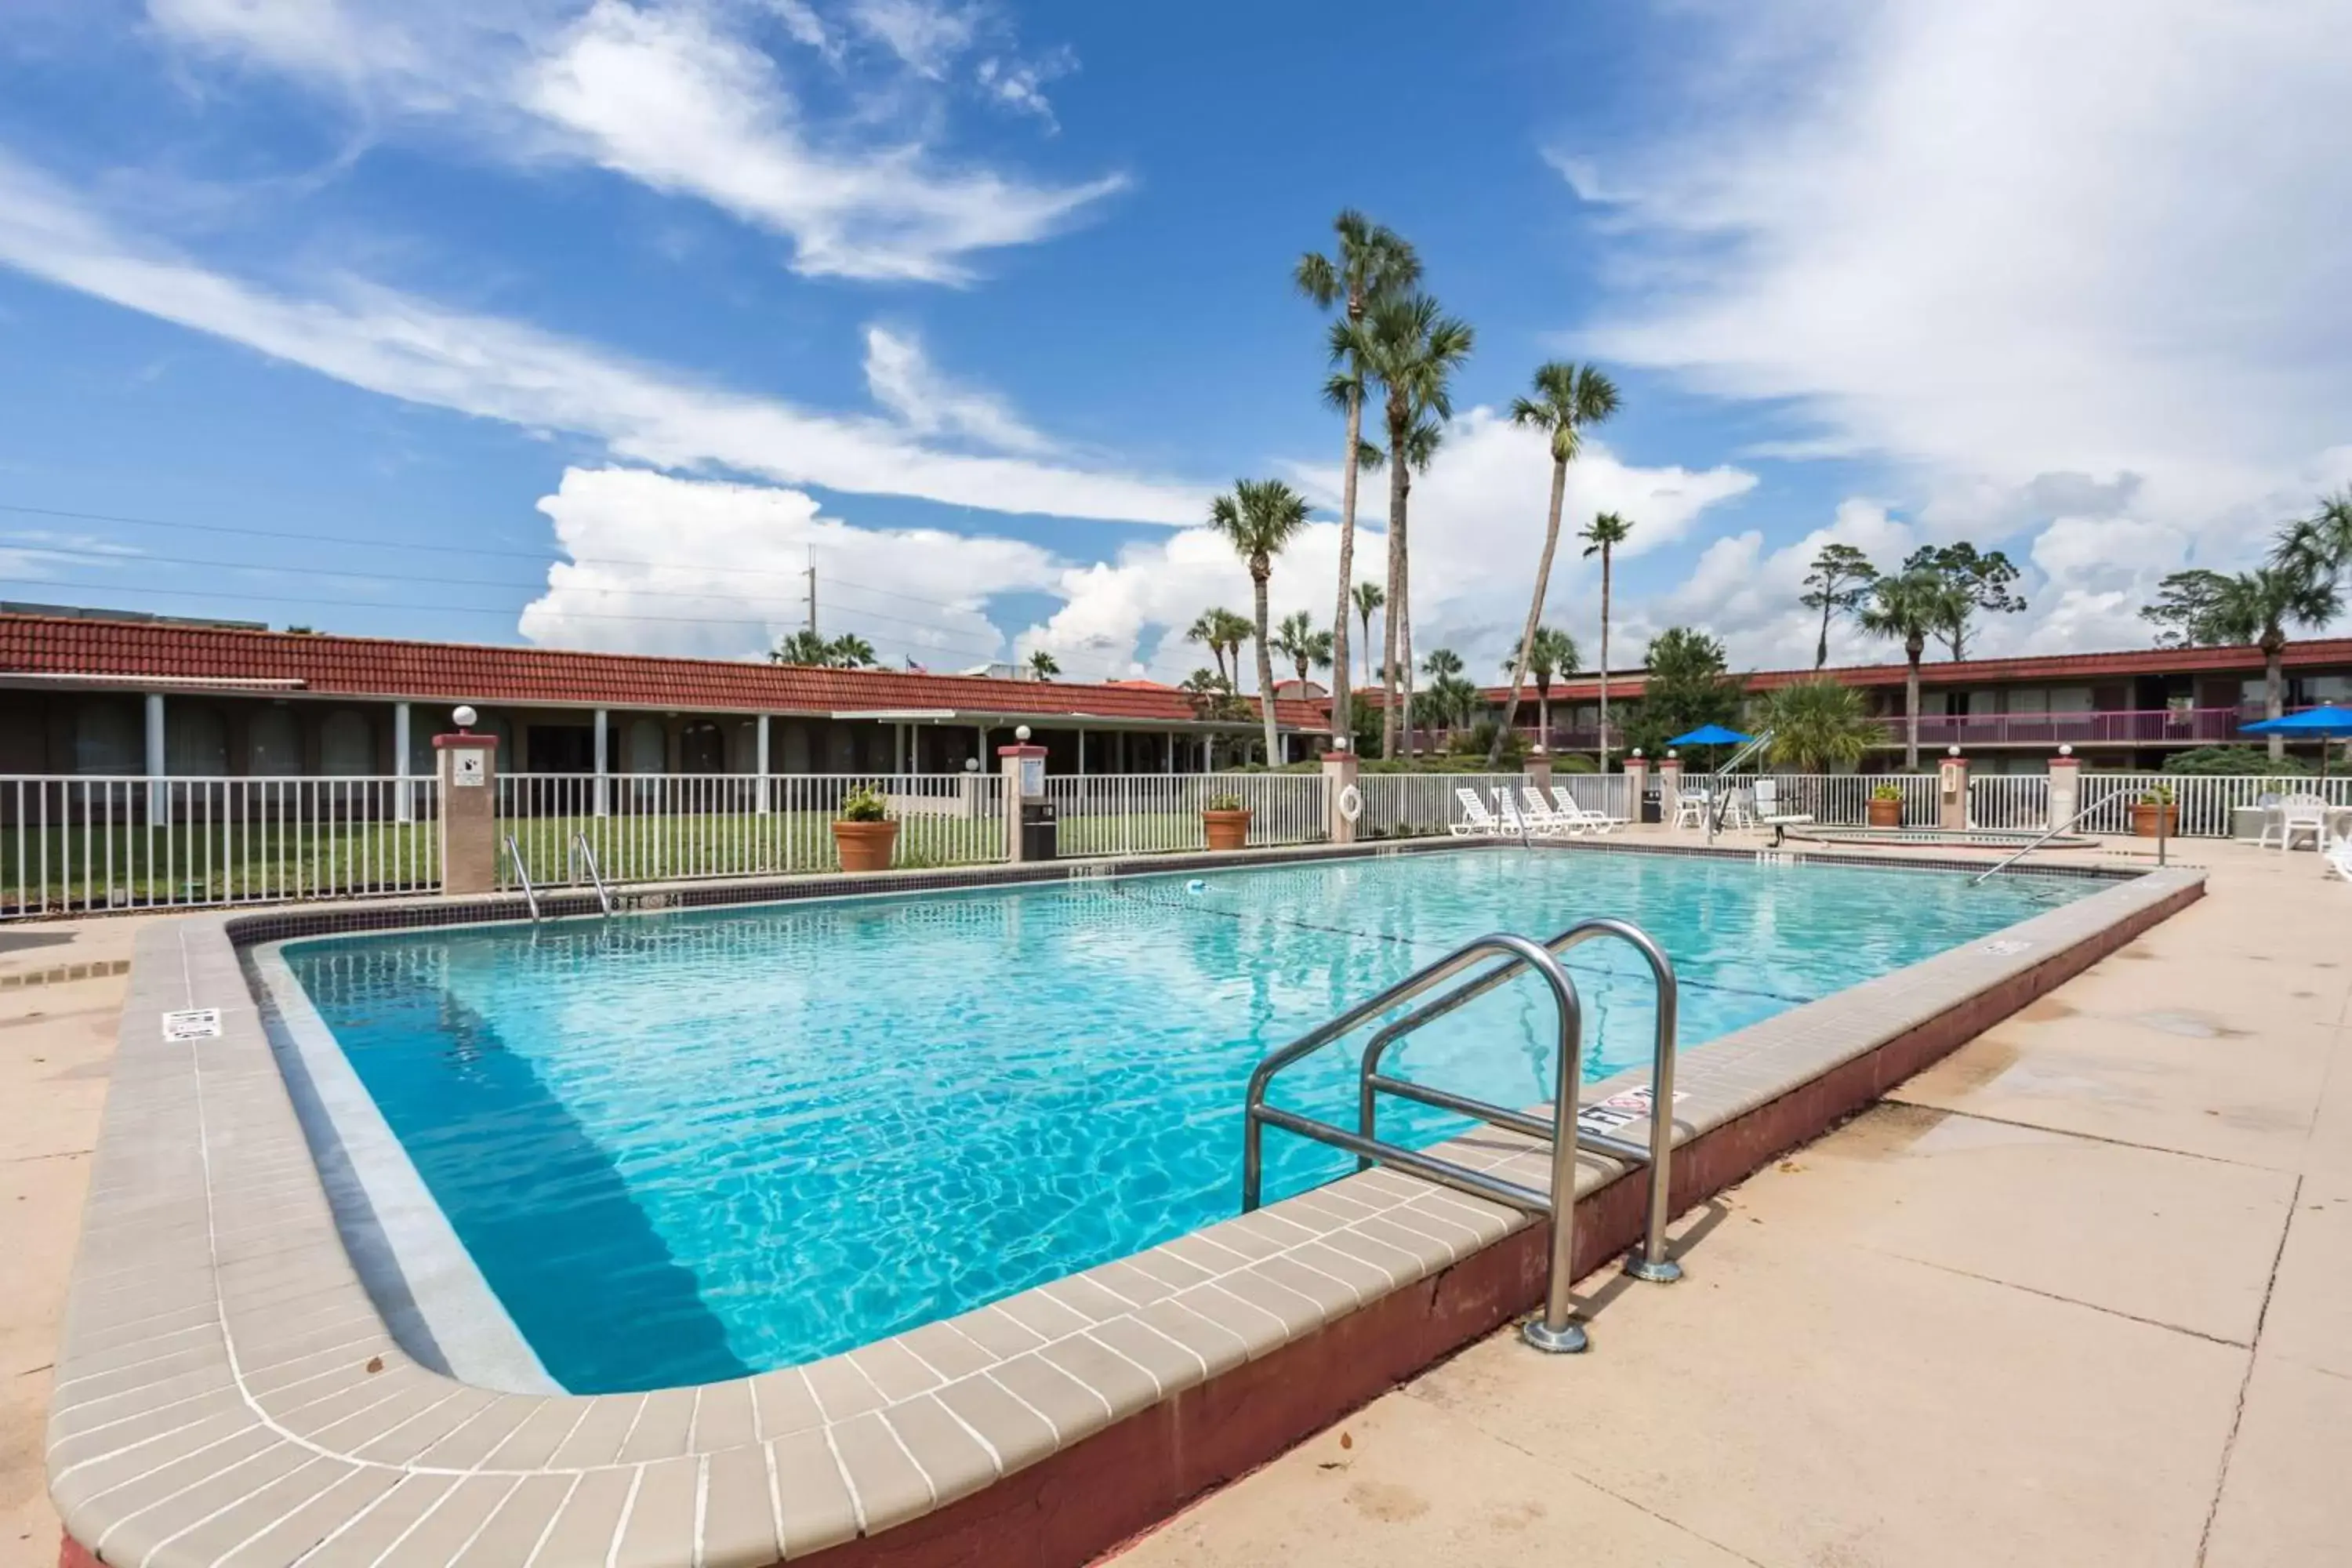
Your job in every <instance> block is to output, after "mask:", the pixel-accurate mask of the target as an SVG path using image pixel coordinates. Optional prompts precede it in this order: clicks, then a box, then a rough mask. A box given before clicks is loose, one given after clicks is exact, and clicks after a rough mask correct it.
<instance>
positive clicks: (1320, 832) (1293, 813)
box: [1045, 773, 1326, 856]
mask: <svg viewBox="0 0 2352 1568" xmlns="http://www.w3.org/2000/svg"><path fill="white" fill-rule="evenodd" d="M1324 789H1325V784H1324V782H1323V776H1322V775H1321V774H1320V773H1084V774H1076V773H1060V774H1055V775H1052V776H1050V777H1048V778H1047V779H1046V780H1045V800H1046V803H1047V804H1048V805H1052V806H1053V807H1054V811H1055V817H1056V819H1057V821H1058V824H1059V833H1060V838H1059V841H1058V846H1057V847H1058V850H1059V852H1060V853H1061V854H1063V855H1067V856H1081V855H1153V854H1161V853H1166V852H1169V851H1172V850H1181V849H1204V848H1206V847H1208V842H1209V840H1208V836H1207V829H1206V828H1205V826H1203V825H1202V821H1201V813H1202V810H1204V809H1205V808H1206V807H1207V806H1208V804H1209V803H1210V802H1211V801H1212V800H1215V799H1218V798H1220V797H1222V796H1225V795H1233V796H1236V797H1238V798H1239V799H1240V801H1241V803H1242V805H1244V806H1246V807H1248V808H1249V814H1250V827H1249V841H1250V843H1251V844H1253V845H1267V844H1314V843H1319V842H1320V841H1321V840H1322V838H1323V837H1324V824H1325V820H1326V818H1325V816H1324V812H1325V805H1324V798H1323V792H1324Z"/></svg>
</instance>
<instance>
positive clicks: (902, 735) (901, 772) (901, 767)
mask: <svg viewBox="0 0 2352 1568" xmlns="http://www.w3.org/2000/svg"><path fill="white" fill-rule="evenodd" d="M890 747H891V751H892V752H893V754H894V755H895V756H896V758H897V765H896V766H895V767H894V768H893V769H892V770H891V771H892V772H893V773H896V774H897V775H898V776H899V777H900V778H904V777H905V776H906V774H907V726H906V725H905V724H903V723H900V724H893V725H891V726H890Z"/></svg>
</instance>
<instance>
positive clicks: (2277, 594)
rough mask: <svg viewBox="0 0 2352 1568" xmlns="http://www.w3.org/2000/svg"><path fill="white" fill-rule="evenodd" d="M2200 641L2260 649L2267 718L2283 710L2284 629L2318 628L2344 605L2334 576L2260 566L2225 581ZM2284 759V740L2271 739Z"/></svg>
mask: <svg viewBox="0 0 2352 1568" xmlns="http://www.w3.org/2000/svg"><path fill="white" fill-rule="evenodd" d="M2213 588H2214V591H2213V600H2212V604H2211V605H2210V606H2209V607H2208V608H2207V610H2206V612H2205V616H2204V619H2203V622H2202V625H2201V626H2200V630H2201V631H2202V632H2203V633H2204V634H2205V636H2204V637H2200V641H2201V640H2208V639H2210V640H2211V641H2215V642H2233V643H2246V642H2250V643H2252V644H2253V645H2254V646H2255V647H2259V648H2261V649H2262V650H2263V710H2264V711H2265V712H2266V713H2267V714H2268V716H2269V717H2271V718H2273V719H2276V718H2278V717H2279V716H2280V715H2282V714H2284V712H2285V711H2286V679H2285V659H2286V628H2287V627H2288V626H2326V624H2327V623H2328V622H2329V621H2332V620H2334V619H2335V618H2336V612H2338V611H2339V610H2341V609H2342V608H2343V607H2344V599H2343V595H2341V594H2339V593H2338V592H2337V591H2336V583H2335V580H2334V579H2333V578H2332V577H2323V576H2317V575H2315V574H2313V573H2312V572H2311V570H2310V567H2309V565H2308V563H2305V562H2302V561H2291V563H2289V564H2287V565H2284V566H2261V567H2257V568H2255V569H2254V570H2253V571H2252V572H2241V573H2239V574H2237V575H2236V576H2234V577H2225V578H2223V579H2221V582H2219V583H2217V584H2214V585H2213ZM2285 755H2286V737H2285V736H2284V735H2273V736H2272V737H2271V760H2272V761H2273V762H2277V761H2278V760H2280V759H2281V758H2283V757H2284V756H2285Z"/></svg>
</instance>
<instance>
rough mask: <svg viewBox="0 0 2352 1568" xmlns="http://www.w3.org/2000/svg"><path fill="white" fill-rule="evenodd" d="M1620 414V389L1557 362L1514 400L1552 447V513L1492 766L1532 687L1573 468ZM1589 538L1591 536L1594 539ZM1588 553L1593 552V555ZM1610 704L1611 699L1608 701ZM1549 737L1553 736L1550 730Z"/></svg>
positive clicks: (1517, 413) (1514, 409)
mask: <svg viewBox="0 0 2352 1568" xmlns="http://www.w3.org/2000/svg"><path fill="white" fill-rule="evenodd" d="M1616 412H1617V384H1616V383H1614V382H1612V381H1611V380H1610V379H1609V378H1608V377H1607V376H1606V375H1603V374H1601V372H1600V371H1598V370H1595V369H1594V368H1593V367H1592V366H1591V365H1589V364H1570V363H1568V362H1567V361H1566V360H1553V361H1551V362H1549V363H1546V364H1541V365H1538V366H1537V367H1536V374H1535V395H1534V396H1533V397H1519V398H1514V399H1512V401H1511V423H1512V424H1514V425H1524V426H1528V427H1529V428H1531V429H1536V430H1540V431H1542V432H1543V433H1544V434H1545V435H1546V436H1547V437H1549V440H1550V445H1551V510H1549V512H1548V513H1547V514H1546V515H1545V518H1544V542H1543V553H1542V554H1541V555H1540V556H1538V558H1537V560H1536V591H1535V593H1534V595H1532V596H1531V597H1530V598H1529V600H1528V624H1527V626H1526V628H1525V629H1524V630H1522V631H1521V632H1520V633H1519V657H1518V658H1517V662H1515V663H1514V664H1513V665H1512V667H1511V696H1510V700H1509V701H1507V702H1506V703H1505V704H1504V705H1503V722H1502V724H1501V725H1500V726H1499V727H1498V728H1497V729H1496V731H1495V744H1494V749H1493V750H1491V751H1489V752H1487V753H1486V765H1487V766H1488V767H1490V768H1491V767H1497V766H1500V765H1501V763H1502V761H1503V747H1504V745H1505V743H1506V742H1508V741H1509V740H1510V738H1511V731H1512V730H1513V728H1514V727H1516V726H1517V723H1518V721H1519V692H1520V690H1521V689H1523V688H1524V687H1525V686H1526V685H1527V682H1528V660H1529V658H1532V657H1533V655H1534V652H1535V640H1536V627H1537V625H1538V623H1539V622H1541V621H1542V619H1543V605H1544V594H1545V592H1546V591H1547V590H1548V589H1549V587H1550V586H1551V558H1552V552H1554V551H1556V550H1558V549H1559V508H1560V502H1561V501H1562V500H1564V499H1565V498H1566V496H1567V494H1568V466H1569V464H1570V463H1572V462H1574V461H1575V460H1576V456H1577V454H1578V453H1579V452H1580V451H1582V450H1583V449H1584V432H1585V429H1586V427H1587V426H1593V425H1598V424H1600V423H1601V421H1603V420H1605V419H1607V418H1608V417H1609V416H1611V415H1612V414H1614V413H1616ZM1588 537H1589V535H1588ZM1586 553H1587V554H1590V553H1591V552H1590V551H1587V552H1586ZM1608 582H1609V559H1608V557H1607V556H1606V555H1603V556H1602V557H1601V597H1602V599H1603V601H1604V603H1605V601H1606V600H1607V597H1608V593H1609V589H1608ZM1608 679H1609V630H1608V612H1607V611H1606V610H1605V609H1604V610H1603V611H1602V612H1601V680H1602V682H1603V685H1604V689H1605V686H1606V683H1607V681H1608ZM1603 701H1604V702H1605V701H1606V699H1605V698H1604V699H1603ZM1546 732H1547V733H1549V727H1547V731H1546ZM1601 744H1602V747H1603V750H1602V752H1601V760H1602V763H1603V765H1604V766H1605V765H1606V763H1607V761H1608V755H1609V753H1608V752H1607V750H1606V747H1607V745H1608V725H1607V724H1606V723H1605V722H1604V723H1603V724H1602V725H1601Z"/></svg>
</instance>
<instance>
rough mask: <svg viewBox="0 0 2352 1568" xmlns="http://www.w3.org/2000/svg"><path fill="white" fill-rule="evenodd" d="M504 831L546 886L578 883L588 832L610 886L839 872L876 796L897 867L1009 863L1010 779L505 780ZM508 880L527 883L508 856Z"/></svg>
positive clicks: (743, 776)
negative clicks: (863, 796) (845, 830)
mask: <svg viewBox="0 0 2352 1568" xmlns="http://www.w3.org/2000/svg"><path fill="white" fill-rule="evenodd" d="M498 784H499V836H500V838H501V841H503V839H504V838H505V837H506V836H508V835H512V836H513V838H514V842H515V847H516V848H517V849H518V850H520V853H521V855H522V859H523V864H524V866H525V867H526V868H529V870H530V879H531V883H532V885H533V886H535V887H562V886H567V885H577V884H580V883H583V882H585V881H586V880H587V879H588V868H587V867H586V865H585V864H583V862H582V860H581V858H580V856H579V853H578V850H577V847H576V846H577V844H578V842H579V838H580V837H581V836H585V837H586V840H587V843H588V847H589V848H590V849H591V850H592V851H593V853H594V855H595V858H596V868H597V869H598V870H599V871H600V872H602V873H603V875H604V880H605V881H606V882H607V883H608V884H617V883H622V882H654V881H664V880H669V879H694V878H709V877H761V876H781V875H786V874H791V873H795V872H802V871H830V870H835V869H837V868H839V866H840V864H841V862H840V858H839V856H838V855H836V854H835V849H834V838H833V824H834V821H835V818H836V817H838V816H840V814H841V807H842V805H843V803H844V802H845V801H846V800H847V799H848V798H849V796H850V795H853V794H855V793H856V791H858V790H861V789H870V790H872V791H873V792H874V793H875V794H877V795H880V796H881V797H882V798H883V802H884V805H885V806H886V808H887V815H888V816H889V817H890V818H891V820H893V821H895V822H897V823H898V842H897V844H896V845H895V846H894V847H892V851H891V864H892V865H893V866H900V867H923V866H964V865H971V864H975V863H979V862H984V861H991V860H1002V859H1003V858H1004V823H1003V793H1002V792H1003V780H1002V779H1000V778H999V777H998V776H997V775H995V774H993V773H912V774H898V775H896V776H891V775H877V774H873V773H791V774H773V775H771V776H769V777H767V778H760V777H758V776H756V775H753V774H749V773H614V774H606V775H603V776H599V775H596V774H593V773H503V774H501V775H499V781H498ZM515 885H516V884H515V867H514V861H513V858H511V857H510V856H509V854H507V853H506V852H505V851H504V849H503V848H501V851H500V853H499V886H500V887H502V888H509V887H513V886H515Z"/></svg>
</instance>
